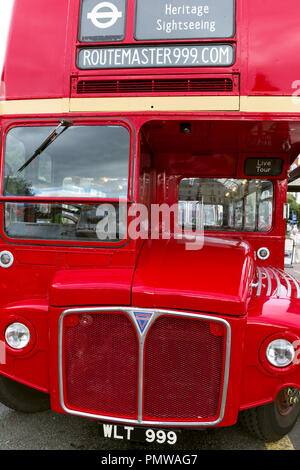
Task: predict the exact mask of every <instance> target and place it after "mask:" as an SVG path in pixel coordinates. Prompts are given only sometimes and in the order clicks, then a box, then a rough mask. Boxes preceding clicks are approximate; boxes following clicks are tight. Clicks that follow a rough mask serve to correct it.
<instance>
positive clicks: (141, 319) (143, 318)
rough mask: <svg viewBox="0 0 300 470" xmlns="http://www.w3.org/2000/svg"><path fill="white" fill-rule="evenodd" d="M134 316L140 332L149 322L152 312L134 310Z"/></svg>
mask: <svg viewBox="0 0 300 470" xmlns="http://www.w3.org/2000/svg"><path fill="white" fill-rule="evenodd" d="M134 316H135V318H136V321H137V324H138V326H139V329H140V331H141V333H143V332H144V330H145V328H146V326H147V325H148V323H149V320H150V319H151V317H152V313H142V312H134Z"/></svg>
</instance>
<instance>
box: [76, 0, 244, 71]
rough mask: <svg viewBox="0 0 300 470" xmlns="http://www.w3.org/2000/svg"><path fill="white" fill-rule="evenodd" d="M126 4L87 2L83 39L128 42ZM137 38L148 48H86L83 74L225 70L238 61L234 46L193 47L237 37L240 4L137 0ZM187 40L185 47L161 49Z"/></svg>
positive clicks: (118, 0)
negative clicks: (153, 69) (118, 70)
mask: <svg viewBox="0 0 300 470" xmlns="http://www.w3.org/2000/svg"><path fill="white" fill-rule="evenodd" d="M126 19H127V1H126V0H108V1H101V0H100V1H99V0H82V1H81V14H80V27H79V40H80V41H81V42H82V43H94V44H95V43H103V42H119V41H123V40H124V39H125V37H126V23H127V22H126ZM134 24H135V27H134V39H135V40H136V41H155V43H154V44H152V45H149V43H148V44H146V45H143V46H141V45H138V44H137V45H126V46H125V45H122V46H120V47H114V46H110V47H108V46H107V47H106V46H102V47H98V48H96V47H93V48H88V47H85V48H81V49H79V51H78V55H77V65H78V67H79V68H81V69H109V68H112V69H114V68H143V67H205V66H206V67H217V66H218V67H220V66H225V67H226V66H231V65H233V63H234V61H235V47H234V46H233V45H231V44H227V43H223V44H212V43H202V44H199V43H194V42H193V43H190V44H189V43H188V40H193V41H194V40H196V39H212V40H214V39H220V38H223V39H227V38H232V37H234V35H235V0H192V1H191V2H186V1H185V0H151V1H150V0H136V9H135V20H134ZM166 40H169V41H174V40H184V41H186V42H187V43H186V44H182V43H181V44H178V45H175V44H174V43H173V44H172V42H171V43H170V44H167V45H166V44H157V41H164V42H165V41H166Z"/></svg>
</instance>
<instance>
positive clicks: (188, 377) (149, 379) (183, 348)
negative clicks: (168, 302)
mask: <svg viewBox="0 0 300 470" xmlns="http://www.w3.org/2000/svg"><path fill="white" fill-rule="evenodd" d="M211 325H212V324H211V323H210V322H207V321H201V320H191V319H185V318H171V317H162V318H159V319H158V320H157V321H156V323H155V325H154V326H153V327H152V329H151V331H150V333H149V336H148V338H147V344H146V354H145V385H144V412H145V414H146V415H147V419H151V417H152V418H158V417H159V418H165V419H176V418H177V419H180V420H185V419H186V420H189V419H194V420H196V419H200V418H206V419H207V418H210V419H212V418H213V417H214V416H216V414H217V412H218V408H219V402H220V394H221V387H222V364H223V347H224V336H223V334H224V333H223V327H222V326H220V327H219V328H220V331H219V333H221V336H219V335H217V336H216V335H215V334H213V333H212V331H211Z"/></svg>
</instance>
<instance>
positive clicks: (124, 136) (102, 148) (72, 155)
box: [4, 125, 130, 199]
mask: <svg viewBox="0 0 300 470" xmlns="http://www.w3.org/2000/svg"><path fill="white" fill-rule="evenodd" d="M53 130H54V127H49V126H41V127H15V128H13V129H11V130H10V131H9V132H8V134H7V137H6V146H5V169H4V195H5V196H32V197H33V196H35V197H76V198H77V197H80V198H81V197H90V198H103V199H118V198H127V190H128V171H129V152H130V135H129V131H128V130H127V129H126V128H125V127H123V126H117V125H115V126H113V125H112V126H107V125H103V126H76V125H74V126H72V127H69V128H68V129H66V130H65V132H63V133H62V134H61V135H60V136H59V137H58V138H57V139H56V140H55V141H54V142H52V143H51V144H50V145H49V146H48V147H47V148H46V149H45V151H43V152H42V153H41V154H40V155H38V156H37V157H36V158H35V159H34V160H33V161H32V162H31V163H30V164H29V165H28V166H27V167H26V168H25V169H24V170H23V171H18V170H19V169H20V168H21V167H22V165H23V164H24V163H25V162H26V161H27V160H28V159H29V158H30V157H31V156H32V155H33V154H34V152H35V151H36V149H37V148H38V147H39V146H40V145H41V144H42V143H43V141H44V140H45V139H46V138H47V137H48V136H49V135H50V134H51V132H52V131H53Z"/></svg>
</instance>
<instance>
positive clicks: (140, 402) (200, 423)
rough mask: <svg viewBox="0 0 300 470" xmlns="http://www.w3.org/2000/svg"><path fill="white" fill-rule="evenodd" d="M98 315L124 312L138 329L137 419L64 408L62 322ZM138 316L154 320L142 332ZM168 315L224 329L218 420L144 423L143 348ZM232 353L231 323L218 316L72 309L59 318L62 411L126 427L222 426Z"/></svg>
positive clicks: (169, 311)
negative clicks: (159, 321) (71, 317)
mask: <svg viewBox="0 0 300 470" xmlns="http://www.w3.org/2000/svg"><path fill="white" fill-rule="evenodd" d="M97 312H121V313H125V314H127V315H128V317H129V318H130V319H131V321H132V322H133V323H134V325H135V327H136V332H137V335H138V343H139V371H138V419H137V420H134V419H122V418H117V417H114V416H112V417H108V416H103V415H100V414H99V415H98V414H92V413H87V412H84V411H77V410H73V409H69V408H68V407H67V406H66V405H65V391H64V380H63V320H64V318H65V316H66V315H69V314H73V315H74V314H75V315H76V314H83V313H97ZM136 313H148V314H152V316H151V319H150V320H149V322H148V324H147V326H146V327H145V329H144V330H143V331H141V330H140V328H139V325H138V322H137V320H136V317H135V314H136ZM164 315H168V316H174V317H176V316H177V317H181V318H190V319H199V320H204V321H210V322H216V323H219V324H221V325H223V326H224V327H225V330H226V343H225V361H224V368H223V390H222V396H221V406H220V413H219V416H218V418H217V419H216V420H215V421H206V422H203V421H195V422H192V421H186V422H184V421H175V420H174V421H152V420H151V421H146V420H143V417H142V414H143V385H144V346H145V340H146V336H147V332H148V331H149V329H150V328H151V326H152V325H153V323H154V322H155V321H156V320H157V319H158V318H159V317H161V316H164ZM230 351H231V327H230V324H229V323H228V322H227V321H226V320H224V319H222V318H219V317H217V316H211V315H203V314H196V313H195V314H194V313H187V312H182V311H174V310H163V309H144V308H134V307H100V308H97V307H93V308H71V309H67V310H65V311H63V312H62V314H61V316H60V319H59V343H58V362H59V363H58V366H59V397H60V405H61V407H62V409H63V410H64V411H65V412H66V413H68V414H72V415H75V416H82V417H87V418H93V419H98V420H101V421H108V422H115V423H124V424H136V425H146V426H168V427H210V426H216V425H217V424H219V423H220V422H221V421H222V420H223V417H224V413H225V406H226V398H227V389H228V378H229V366H230Z"/></svg>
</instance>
